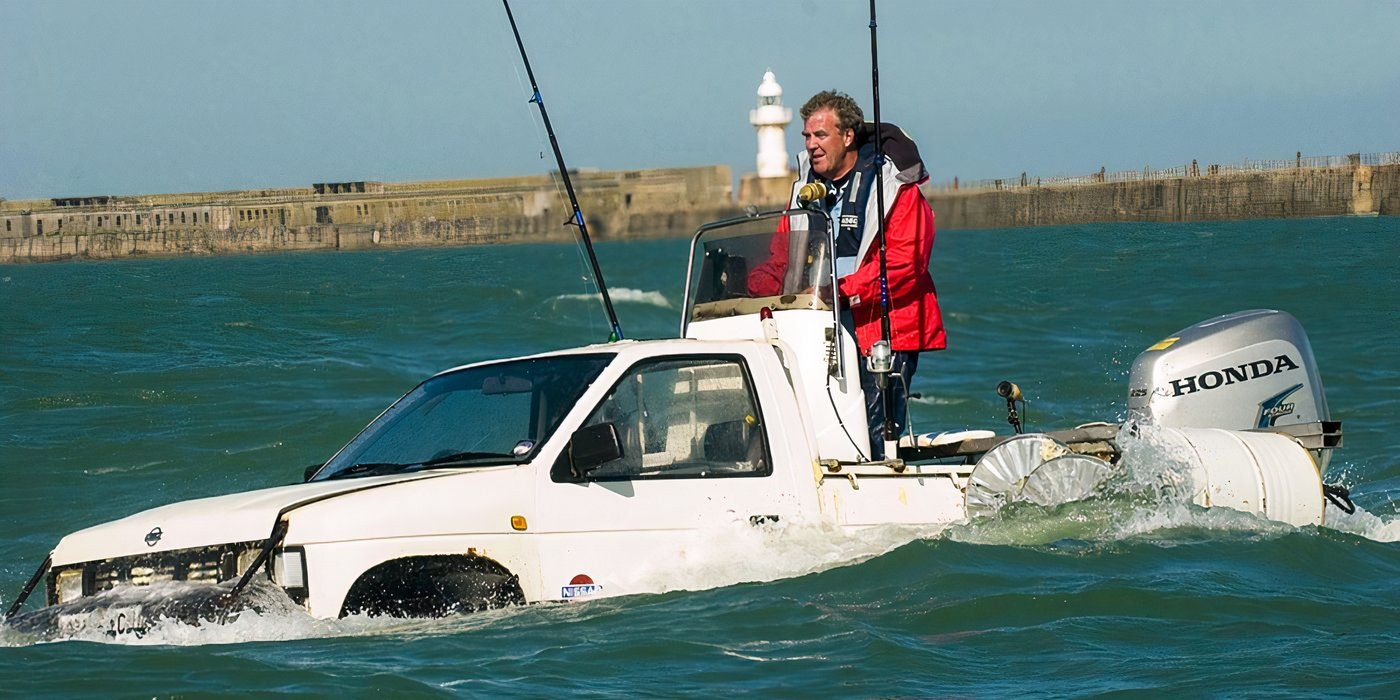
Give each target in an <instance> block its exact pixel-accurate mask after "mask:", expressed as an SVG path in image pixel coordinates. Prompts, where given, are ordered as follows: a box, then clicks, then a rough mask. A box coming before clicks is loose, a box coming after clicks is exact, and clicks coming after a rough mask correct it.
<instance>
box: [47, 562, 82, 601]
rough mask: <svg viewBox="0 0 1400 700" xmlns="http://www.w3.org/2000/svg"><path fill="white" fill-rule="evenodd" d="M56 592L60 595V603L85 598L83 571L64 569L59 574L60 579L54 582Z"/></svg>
mask: <svg viewBox="0 0 1400 700" xmlns="http://www.w3.org/2000/svg"><path fill="white" fill-rule="evenodd" d="M54 590H55V591H57V593H58V602H60V603H67V602H68V601H70V600H77V599H79V598H81V597H83V570H82V569H64V570H63V571H60V572H58V578H56V579H55V580H54Z"/></svg>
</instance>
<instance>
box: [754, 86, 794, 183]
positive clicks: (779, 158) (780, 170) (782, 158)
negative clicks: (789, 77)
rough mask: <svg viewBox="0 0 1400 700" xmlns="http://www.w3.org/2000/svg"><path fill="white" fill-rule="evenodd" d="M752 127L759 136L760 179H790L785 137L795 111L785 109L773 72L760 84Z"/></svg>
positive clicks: (781, 91)
mask: <svg viewBox="0 0 1400 700" xmlns="http://www.w3.org/2000/svg"><path fill="white" fill-rule="evenodd" d="M749 123H750V124H752V125H753V128H754V130H755V131H757V132H758V176H759V177H761V178H767V177H783V178H785V177H787V176H788V152H787V141H786V140H785V138H784V134H785V132H786V129H787V125H788V124H791V123H792V110H791V109H789V108H787V107H784V106H783V88H782V86H781V85H778V80H777V78H774V77H773V71H771V70H770V71H767V72H765V73H764V74H763V82H761V83H759V84H758V108H757V109H752V110H749Z"/></svg>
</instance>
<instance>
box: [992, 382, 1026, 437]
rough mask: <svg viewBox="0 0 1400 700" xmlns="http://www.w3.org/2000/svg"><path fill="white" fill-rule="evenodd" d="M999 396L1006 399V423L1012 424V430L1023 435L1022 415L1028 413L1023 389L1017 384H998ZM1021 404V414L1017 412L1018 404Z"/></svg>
mask: <svg viewBox="0 0 1400 700" xmlns="http://www.w3.org/2000/svg"><path fill="white" fill-rule="evenodd" d="M997 396H1000V397H1001V398H1003V399H1006V422H1007V423H1010V424H1011V428H1012V430H1015V431H1016V434H1017V435H1020V434H1021V433H1022V427H1021V413H1025V411H1026V398H1025V397H1024V396H1022V395H1021V387H1019V386H1016V383H1015V382H1008V381H1003V382H1001V383H1000V384H997ZM1017 403H1020V404H1021V410H1020V412H1017V410H1016V404H1017Z"/></svg>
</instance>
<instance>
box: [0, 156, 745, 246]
mask: <svg viewBox="0 0 1400 700" xmlns="http://www.w3.org/2000/svg"><path fill="white" fill-rule="evenodd" d="M571 177H572V179H573V181H574V183H575V187H576V189H577V190H578V194H579V199H580V203H581V206H582V208H583V210H584V212H585V215H586V216H587V221H588V228H589V232H590V233H591V234H592V235H593V237H594V238H596V239H599V240H610V239H628V238H642V237H649V238H654V237H661V236H680V235H686V234H688V233H690V232H693V231H694V230H695V228H696V227H697V226H699V225H700V224H701V223H703V222H705V221H709V220H712V219H716V218H722V217H726V216H733V215H734V214H737V213H738V212H739V211H740V209H739V207H738V206H737V205H736V204H734V199H733V185H732V178H731V175H730V172H729V168H727V167H724V166H710V167H700V168H667V169H658V170H635V171H611V172H602V171H581V172H574V173H571ZM570 214H571V207H570V205H569V203H568V200H567V197H566V196H565V194H564V192H563V187H562V185H561V183H560V181H559V178H558V177H557V176H556V175H552V174H551V175H539V176H529V177H515V178H497V179H489V180H453V181H435V182H410V183H381V182H368V181H357V182H334V183H317V184H315V185H312V186H311V187H306V188H286V189H275V190H246V191H238V192H197V193H186V194H167V195H143V196H106V195H103V196H85V197H64V198H54V199H45V200H24V201H0V222H3V223H0V263H16V262H46V261H56V260H73V259H112V258H121V257H129V256H142V255H146V256H170V255H217V254H232V253H259V252H272V251H294V250H359V249H366V248H375V247H386V248H387V247H408V246H454V245H478V244H492V243H512V242H544V241H555V240H559V241H562V240H572V238H573V237H574V236H575V232H574V229H573V227H571V226H568V225H566V224H565V222H566V221H569V220H570V219H571V218H572V217H571V215H570Z"/></svg>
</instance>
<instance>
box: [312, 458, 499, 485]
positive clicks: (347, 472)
mask: <svg viewBox="0 0 1400 700" xmlns="http://www.w3.org/2000/svg"><path fill="white" fill-rule="evenodd" d="M482 459H490V460H502V459H504V460H508V461H512V462H513V461H515V460H516V459H518V458H517V457H516V455H511V454H505V453H502V452H453V453H452V454H448V455H443V456H441V457H434V458H432V459H430V460H427V461H424V462H407V463H399V462H360V463H359V464H352V465H350V466H348V467H346V468H344V469H341V470H340V471H338V472H336V473H334V474H331V475H330V476H328V477H326V479H327V480H330V479H345V478H349V477H352V476H377V475H380V474H397V473H400V472H407V471H417V470H419V469H428V468H431V467H443V466H448V465H454V464H469V463H472V462H476V461H478V460H482Z"/></svg>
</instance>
